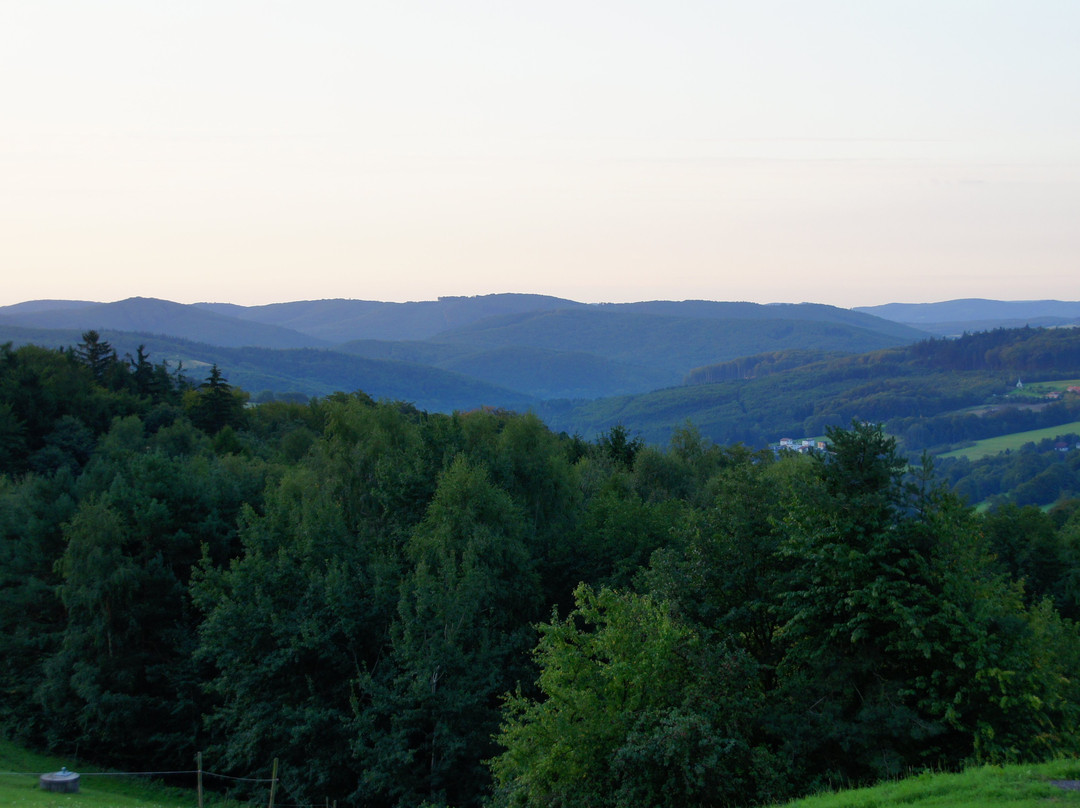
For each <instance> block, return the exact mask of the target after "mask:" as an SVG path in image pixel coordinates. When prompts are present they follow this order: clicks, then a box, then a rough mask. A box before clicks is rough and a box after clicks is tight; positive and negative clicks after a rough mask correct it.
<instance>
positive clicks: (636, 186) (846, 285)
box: [0, 0, 1080, 307]
mask: <svg viewBox="0 0 1080 808" xmlns="http://www.w3.org/2000/svg"><path fill="white" fill-rule="evenodd" d="M1078 34H1080V3H1078V2H1076V1H1075V0H1060V1H1053V0H1028V2H1025V3H1020V2H1015V0H1013V1H1012V2H995V0H970V1H967V0H902V1H899V0H896V1H894V0H872V2H867V1H866V0H847V1H846V2H840V1H839V0H789V1H788V2H779V1H778V0H754V2H746V0H740V1H739V2H727V1H726V0H708V1H705V0H701V1H700V2H699V1H698V0H665V1H664V2H660V1H659V0H620V2H609V1H608V0H574V1H573V2H569V1H567V0H544V1H543V2H525V0H501V2H484V1H483V0H441V1H440V2H416V1H414V0H386V1H385V2H383V1H382V0H379V1H374V0H348V1H346V0H304V2H299V1H297V2H281V1H280V0H258V1H257V2H255V1H251V2H248V1H247V0H212V2H205V1H204V0H123V1H121V0H95V2H93V3H88V2H85V0H0V277H2V279H3V280H2V281H0V305H9V304H12V303H17V302H20V301H25V300H35V299H53V298H56V299H79V300H100V301H111V300H119V299H123V298H127V297H132V296H136V295H138V296H145V297H159V298H165V299H169V300H174V301H177V302H181V303H192V302H197V301H219V302H232V303H240V304H244V305H256V304H264V303H273V302H282V301H289V300H310V299H321V298H339V297H340V298H354V299H365V300H399V301H404V300H430V299H434V298H436V297H438V296H442V295H478V294H490V293H498V292H529V293H540V294H549V295H556V296H559V297H566V298H571V299H574V300H579V301H584V302H624V301H635V300H652V299H671V300H684V299H712V300H751V301H756V302H760V303H769V302H803V301H811V302H818V303H829V304H833V305H838V306H844V307H851V306H862V305H876V304H882V303H888V302H931V301H939V300H950V299H955V298H966V297H985V298H994V299H1003V300H1031V299H1050V298H1053V299H1059V300H1078V299H1080V260H1078V259H1080V47H1078V46H1077V38H1078Z"/></svg>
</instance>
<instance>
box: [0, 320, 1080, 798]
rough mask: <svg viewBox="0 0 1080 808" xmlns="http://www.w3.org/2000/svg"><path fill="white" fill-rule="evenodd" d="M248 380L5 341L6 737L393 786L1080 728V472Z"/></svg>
mask: <svg viewBox="0 0 1080 808" xmlns="http://www.w3.org/2000/svg"><path fill="white" fill-rule="evenodd" d="M994 339H996V337H994V336H993V335H990V336H988V337H986V341H987V342H986V344H987V345H989V344H991V343H992V342H993V340H994ZM1036 339H1037V340H1042V339H1043V337H1042V336H1041V335H1040V336H1039V337H1037V338H1036ZM1047 339H1049V338H1047ZM1029 347H1031V348H1034V347H1035V346H1034V345H1032V346H1029ZM969 348H970V344H969V343H964V342H962V341H961V342H959V343H958V344H957V345H956V346H954V345H937V344H930V345H929V346H927V347H923V348H918V349H912V350H913V351H924V352H928V353H927V356H924V357H923V359H922V360H917V359H916V358H913V357H914V356H915V355H914V354H906V355H905V356H907V357H908V358H907V359H903V360H898V362H897V363H896V364H897V366H902V365H903V363H904V362H913V361H926V362H930V361H931V360H930V359H929V358H928V357H929V356H934V357H937V359H936V360H934V361H938V362H939V370H941V371H944V370H945V368H942V367H940V362H941V361H943V360H942V357H944V356H946V355H953V354H952V353H950V352H955V358H954V359H951V360H949V361H955V362H957V363H960V364H964V363H970V362H972V361H974V360H973V359H972V358H971V356H973V355H974V348H971V350H970V352H969ZM969 353H970V354H971V356H969V355H968V354H969ZM988 355H989V354H988V350H984V351H983V358H982V360H979V361H982V362H983V363H987V362H990V361H997V360H990V359H988V358H987V357H988ZM1004 355H1005V351H1004V349H1002V352H1001V356H1004ZM1010 355H1012V354H1010ZM1037 355H1039V354H1038V352H1034V353H1032V355H1030V356H1028V358H1026V359H1024V360H1023V361H1025V362H1030V363H1034V362H1037V361H1041V360H1040V359H1037V358H1036V357H1037ZM863 361H864V363H865V368H864V369H865V370H866V371H867V373H868V377H867V378H868V379H869V380H870V381H874V380H877V379H880V378H883V377H882V376H879V375H878V374H877V369H878V368H879V367H883V366H887V365H888V364H889V363H888V361H887V360H886V359H885V358H884V357H882V358H880V359H879V360H863ZM1001 361H1003V362H1006V361H1009V362H1011V361H1019V360H1012V359H1010V360H1005V359H1002V360H1001ZM1048 361H1049V360H1048ZM856 367H857V363H854V364H853V365H852V367H851V368H850V370H851V372H855V368H856ZM1001 370H1002V371H1003V372H1004V371H1007V372H1008V373H1010V374H1011V373H1013V372H1014V366H1008V367H1003V368H1001ZM770 378H773V377H770ZM945 395H948V396H952V397H959V398H962V397H963V395H965V394H964V393H961V392H960V391H957V390H953V389H950V390H949V391H948V392H947V393H945ZM248 398H249V397H248V395H247V393H245V392H244V391H242V390H240V389H237V388H235V387H233V386H232V385H231V384H230V382H229V381H228V379H227V378H225V375H224V374H223V373H222V372H221V371H220V370H219V368H217V367H216V366H211V367H210V368H209V370H208V371H207V372H206V375H205V377H204V378H203V379H201V380H196V381H193V380H189V379H188V378H186V377H185V376H183V375H180V374H177V373H176V372H175V370H170V368H169V367H168V366H166V365H165V364H163V363H156V362H155V361H154V358H153V357H151V356H148V355H147V354H146V352H145V351H144V350H137V351H135V352H133V354H132V355H127V356H123V357H121V356H118V355H117V352H116V351H114V350H113V349H112V347H111V345H110V344H109V343H108V342H107V341H106V340H104V339H102V338H101V336H100V335H99V334H97V333H95V332H87V333H86V334H84V336H83V339H82V342H81V343H79V344H78V345H77V346H74V347H73V348H72V349H70V350H64V351H55V350H46V349H43V348H38V347H34V346H24V347H20V348H18V349H13V348H12V347H11V346H10V345H9V346H5V347H3V348H0V553H2V555H0V692H2V693H3V698H2V699H0V728H2V730H3V732H4V733H5V734H6V735H7V736H9V737H11V738H13V739H17V740H19V741H20V742H23V743H26V744H30V745H33V746H36V747H40V748H44V749H49V750H52V751H54V752H57V753H62V754H64V755H75V754H76V753H77V754H78V755H79V756H81V757H83V758H93V760H94V762H96V763H99V764H102V765H107V766H113V767H119V768H124V769H138V770H147V769H153V770H168V769H171V768H190V765H191V761H192V759H193V756H194V755H195V753H196V752H200V751H201V752H203V753H204V759H206V760H207V761H213V768H214V769H215V770H217V771H225V772H230V773H232V774H235V775H237V776H241V777H243V776H250V775H252V774H253V773H258V774H260V775H261V776H266V773H267V767H268V766H269V763H270V761H272V760H274V759H279V760H280V761H281V769H280V777H281V788H282V790H283V798H284V800H285V801H288V802H290V803H305V804H311V803H315V804H323V802H324V801H326V800H329V801H334V800H336V801H337V802H338V804H339V805H346V804H353V805H367V806H385V807H386V808H390V807H391V806H395V807H400V808H404V806H419V805H427V806H458V808H465V807H467V806H476V807H478V806H507V807H509V806H537V807H538V808H539V806H551V805H565V806H612V808H614V806H625V805H640V806H672V808H674V807H675V806H680V808H681V807H684V806H714V805H749V804H757V803H766V802H770V801H775V800H780V799H784V798H787V797H790V796H794V795H799V794H804V793H807V792H809V791H813V790H817V789H819V788H823V787H828V786H834V785H840V784H844V785H847V784H855V783H866V782H872V781H875V780H877V779H880V778H885V777H893V776H896V775H898V774H900V773H906V772H908V771H911V770H913V769H914V770H918V769H923V768H933V769H951V768H956V767H959V766H962V765H964V764H966V763H970V762H1000V761H1016V760H1041V759H1046V758H1050V757H1053V756H1057V755H1062V754H1076V753H1078V752H1080V679H1078V678H1077V671H1078V670H1080V636H1078V633H1077V628H1076V624H1075V622H1074V621H1075V620H1076V619H1077V618H1078V617H1080V586H1078V584H1077V582H1078V581H1080V502H1078V501H1077V500H1063V501H1061V502H1059V503H1058V504H1057V505H1056V506H1055V507H1054V508H1052V509H1049V510H1047V511H1044V510H1042V509H1039V508H1036V507H1032V506H1024V505H1021V504H1018V503H1010V502H1001V503H999V505H998V507H996V508H993V509H991V510H990V511H988V512H987V513H985V514H980V513H977V512H975V511H974V510H973V509H972V508H971V507H969V505H968V504H966V502H965V499H964V498H963V497H962V496H959V495H957V494H955V493H953V492H951V491H950V490H949V489H948V488H947V487H946V486H945V485H944V484H943V483H942V482H941V481H940V479H939V478H938V477H936V476H935V475H934V473H933V471H932V470H931V469H930V468H929V467H924V466H915V467H912V466H910V465H909V463H908V462H907V460H906V459H905V457H904V455H903V454H902V452H901V450H900V448H899V447H898V445H897V443H896V441H895V439H894V438H892V437H890V436H889V435H888V434H887V433H886V431H885V429H884V428H883V426H882V424H881V423H880V422H874V421H869V420H856V421H849V422H848V423H847V424H845V425H844V426H843V427H842V428H839V427H832V426H829V427H828V429H827V433H828V434H827V437H828V444H829V449H828V451H824V452H819V453H815V454H809V455H799V454H795V453H781V454H779V455H777V454H774V453H773V452H771V451H766V450H762V451H756V450H752V449H750V448H746V447H745V446H738V445H720V444H717V443H714V442H712V441H709V440H706V439H704V438H703V437H702V435H701V433H700V432H698V431H697V430H696V429H695V428H694V427H693V426H691V425H686V426H683V427H681V428H679V429H677V430H676V431H675V433H674V435H673V437H672V438H671V440H670V441H669V442H668V443H667V444H666V445H665V446H663V447H660V446H656V445H648V444H647V443H646V442H645V441H644V440H642V439H641V438H640V437H639V436H637V435H635V434H634V433H633V431H631V430H630V429H628V428H626V427H624V426H622V425H617V426H614V427H611V428H609V429H607V430H605V431H603V432H602V433H601V434H600V435H599V436H598V437H596V438H595V439H590V440H585V439H582V438H581V437H576V436H573V435H570V434H565V433H558V432H555V431H552V430H551V429H549V428H548V427H547V426H545V425H544V423H542V422H541V420H540V419H539V418H538V417H537V416H535V415H531V414H515V413H511V412H507V411H503V410H499V409H483V408H481V409H477V410H473V411H465V412H456V413H454V414H440V413H427V412H423V411H421V410H418V409H417V408H416V407H414V406H412V405H410V404H408V403H404V402H396V401H375V400H373V399H372V398H371V397H369V396H367V395H365V394H363V393H358V392H357V393H349V394H346V393H339V394H334V395H329V396H326V397H324V398H319V399H314V400H312V401H309V402H303V403H297V402H284V401H271V402H266V403H263V404H259V405H257V406H251V404H250V402H249V401H248ZM258 788H259V786H258V785H257V784H256V785H254V786H250V787H244V786H240V787H238V792H237V793H238V794H239V795H240V796H248V797H253V798H255V797H258V798H259V799H264V798H265V794H263V793H261V792H260V791H258ZM279 793H282V792H279Z"/></svg>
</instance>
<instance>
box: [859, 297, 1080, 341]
mask: <svg viewBox="0 0 1080 808" xmlns="http://www.w3.org/2000/svg"><path fill="white" fill-rule="evenodd" d="M853 311H857V312H862V313H864V314H872V315H875V316H877V317H883V318H884V319H886V320H894V321H896V322H899V323H907V324H909V325H913V326H915V327H917V328H921V329H923V330H925V331H929V332H930V333H932V334H939V335H952V334H962V333H964V332H965V331H969V332H970V331H989V330H991V329H994V328H1018V327H1022V326H1024V325H1031V326H1058V325H1073V324H1080V302H1068V301H1062V300H986V299H983V298H964V299H960V300H945V301H941V302H939V303H886V304H885V305H882V306H859V307H857V308H855V309H853Z"/></svg>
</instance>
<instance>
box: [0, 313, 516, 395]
mask: <svg viewBox="0 0 1080 808" xmlns="http://www.w3.org/2000/svg"><path fill="white" fill-rule="evenodd" d="M100 333H101V337H102V339H104V340H106V341H108V342H109V343H110V344H111V345H112V347H113V348H114V349H115V350H116V352H117V354H118V355H119V356H120V357H124V356H125V355H127V354H132V355H134V354H135V352H136V349H137V348H138V346H139V345H143V346H145V348H146V350H147V351H148V352H149V355H150V361H151V362H152V363H154V364H155V365H156V364H158V363H160V362H162V361H165V362H168V363H169V366H170V368H176V367H177V365H178V364H179V365H181V366H182V369H183V373H184V375H185V376H187V377H189V378H190V379H192V380H193V381H195V382H197V383H198V382H201V381H203V380H204V379H205V377H206V376H207V374H208V373H209V369H210V366H211V365H213V364H216V365H217V366H218V367H219V368H220V369H221V371H222V373H223V374H224V376H225V377H226V379H228V381H229V383H230V384H233V385H235V386H237V387H241V388H243V389H244V390H247V391H248V392H250V393H252V394H257V393H259V392H261V391H263V390H270V391H273V392H278V393H282V392H297V393H303V394H304V395H307V396H325V395H329V394H330V393H334V392H337V391H343V392H353V391H355V390H362V391H364V392H365V393H367V394H368V395H370V396H372V397H374V398H377V399H378V398H386V399H391V400H401V401H409V402H411V403H413V404H415V405H416V406H417V407H420V408H421V409H426V410H431V411H436V412H452V411H454V410H464V409H474V408H476V407H480V406H494V407H504V408H506V409H515V410H525V409H529V408H530V407H531V406H532V405H533V404H534V403H535V402H534V400H533V399H532V398H530V397H529V396H526V395H523V394H521V393H519V392H516V391H513V390H507V389H504V388H500V387H497V386H495V385H492V384H488V383H486V382H483V381H480V380H478V379H473V378H469V377H466V376H463V375H461V374H459V373H454V372H452V371H448V370H442V369H439V368H435V367H428V366H423V365H416V364H411V363H407V362H392V361H380V360H374V359H365V358H363V357H358V356H349V355H347V354H343V353H339V352H337V351H332V350H327V349H288V350H275V349H271V348H243V347H241V348H235V347H222V346H216V345H206V344H203V343H198V342H192V341H188V340H182V339H177V338H169V337H163V336H160V335H154V334H139V333H135V332H130V331H111V330H108V329H105V330H102V331H101V332H100ZM80 341H81V332H80V331H78V330H62V329H58V330H44V329H28V328H20V327H17V326H7V325H4V324H2V323H0V344H2V343H6V342H10V343H12V345H13V346H14V347H18V346H20V345H27V344H33V345H42V346H44V347H48V348H66V347H70V346H73V345H77V344H78V343H79V342H80Z"/></svg>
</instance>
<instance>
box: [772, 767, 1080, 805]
mask: <svg viewBox="0 0 1080 808" xmlns="http://www.w3.org/2000/svg"><path fill="white" fill-rule="evenodd" d="M1078 778H1080V761H1077V760H1060V761H1055V762H1053V763H1043V764H1039V765H1034V766H1026V765H1019V766H980V767H977V768H971V769H967V770H965V771H963V772H960V773H958V774H920V775H917V776H915V777H909V778H907V779H905V780H898V781H896V782H890V783H882V784H881V785H878V786H873V787H871V788H860V789H853V790H851V791H837V792H835V793H831V794H820V795H818V796H814V797H808V798H806V799H801V800H796V801H795V802H791V803H787V804H786V805H785V806H784V808H892V806H897V808H899V806H905V808H906V807H907V806H915V807H916V808H988V806H989V807H990V808H995V806H1000V807H1001V808H1004V807H1005V806H1008V808H1036V807H1037V806H1038V808H1046V806H1052V805H1080V791H1072V790H1066V789H1064V788H1061V787H1059V786H1057V785H1054V783H1053V781H1077V779H1078Z"/></svg>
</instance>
